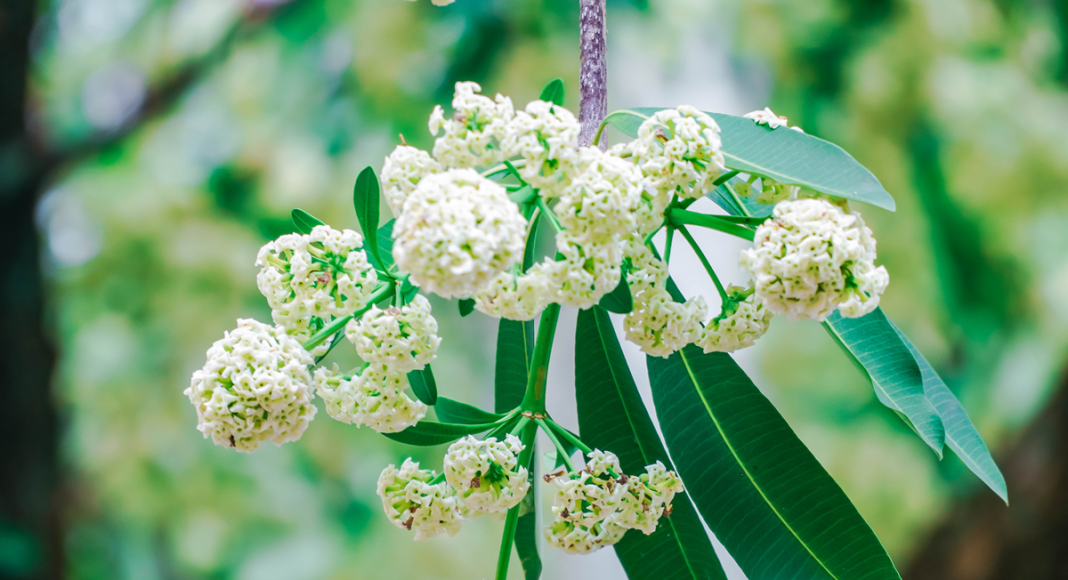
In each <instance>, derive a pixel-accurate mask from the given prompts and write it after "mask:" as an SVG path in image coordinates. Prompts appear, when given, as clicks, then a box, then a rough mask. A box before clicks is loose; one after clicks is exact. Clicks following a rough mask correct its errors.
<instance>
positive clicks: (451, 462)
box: [444, 435, 530, 515]
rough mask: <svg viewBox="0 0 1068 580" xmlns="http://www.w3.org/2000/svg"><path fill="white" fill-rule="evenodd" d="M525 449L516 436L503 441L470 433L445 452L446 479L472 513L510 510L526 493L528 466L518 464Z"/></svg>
mask: <svg viewBox="0 0 1068 580" xmlns="http://www.w3.org/2000/svg"><path fill="white" fill-rule="evenodd" d="M523 449H524V445H523V443H522V442H521V441H520V440H519V438H518V437H516V436H515V435H506V436H505V438H504V441H498V440H497V439H496V438H495V437H490V438H488V439H485V440H479V439H477V438H475V437H474V436H471V435H468V436H467V437H464V438H463V439H460V440H459V441H457V442H455V443H453V444H452V445H450V446H449V450H448V452H447V453H446V454H445V461H444V471H445V481H447V482H449V485H451V486H452V487H453V488H454V489H456V490H457V498H459V500H460V502H461V503H463V505H464V507H466V508H467V509H468V510H470V513H471V514H472V515H482V514H500V513H504V512H507V511H508V510H509V509H511V508H512V507H514V506H515V505H516V504H518V503H519V502H521V501H523V498H524V497H525V496H526V495H527V491H528V490H529V489H530V481H529V477H528V473H527V468H526V467H524V466H521V465H519V459H518V457H517V456H518V455H519V452H520V451H522V450H523Z"/></svg>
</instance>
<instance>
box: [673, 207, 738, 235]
mask: <svg viewBox="0 0 1068 580" xmlns="http://www.w3.org/2000/svg"><path fill="white" fill-rule="evenodd" d="M667 218H668V223H669V224H671V225H673V226H675V227H678V226H684V225H695V226H700V227H703V228H708V229H712V230H716V231H719V232H723V233H725V234H730V235H732V236H735V237H739V238H742V239H743V240H749V241H750V242H751V241H753V237H754V236H755V233H754V232H753V230H751V229H749V228H746V227H743V226H740V225H738V224H735V223H731V222H729V221H727V220H723V219H720V218H719V216H714V215H706V214H703V213H697V212H693V211H689V210H685V209H677V208H669V209H668V211H667Z"/></svg>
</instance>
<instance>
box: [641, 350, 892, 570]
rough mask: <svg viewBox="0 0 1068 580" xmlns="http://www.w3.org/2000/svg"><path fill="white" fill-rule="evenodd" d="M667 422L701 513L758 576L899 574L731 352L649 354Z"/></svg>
mask: <svg viewBox="0 0 1068 580" xmlns="http://www.w3.org/2000/svg"><path fill="white" fill-rule="evenodd" d="M646 360H647V364H648V367H649V378H650V382H651V383H652V386H653V400H654V403H655V404H656V410H657V415H658V416H659V417H660V426H661V428H662V430H663V433H664V437H665V439H666V441H667V446H668V449H670V450H671V455H672V457H674V458H675V460H676V462H677V463H676V465H677V467H678V470H679V474H680V475H681V476H682V479H683V481H684V482H685V484H686V488H687V489H688V490H689V491H690V493H691V494H692V497H693V500H694V503H695V504H696V505H697V509H698V511H700V512H701V515H702V516H704V519H705V522H706V523H707V524H708V526H709V527H710V528H711V529H712V531H713V532H714V533H715V534H716V537H717V538H718V539H719V540H720V541H721V542H722V543H723V545H724V546H725V547H726V548H727V551H728V552H730V554H731V556H733V557H734V559H735V561H736V562H737V563H738V565H739V566H741V568H742V570H743V571H744V572H745V574H746V575H747V576H748V577H749V578H751V579H753V580H763V579H767V578H774V579H791V580H802V579H817V578H818V579H828V578H830V579H835V580H884V579H886V580H900V578H901V576H900V575H899V574H898V572H897V570H896V569H895V568H894V564H893V562H892V561H891V560H890V556H889V555H887V553H886V550H885V549H884V548H883V546H882V544H881V543H880V542H879V539H878V538H877V537H876V536H875V534H874V533H873V532H872V530H871V528H870V527H869V526H868V524H867V522H865V521H864V519H863V518H862V517H861V515H860V514H859V513H858V512H857V510H856V508H854V507H853V505H852V504H851V503H850V502H849V499H848V498H847V497H846V495H845V493H843V492H842V490H841V488H839V487H838V484H837V483H835V481H834V479H832V478H831V476H830V475H829V474H828V473H827V472H826V471H825V470H824V469H823V467H822V466H821V465H820V463H819V462H818V461H817V460H816V458H815V457H813V456H812V454H811V453H810V452H809V450H808V449H807V448H806V447H805V445H804V444H803V443H802V442H801V440H800V439H798V438H797V436H796V435H795V434H794V432H793V430H792V429H790V426H789V425H788V424H787V423H786V421H785V420H784V419H783V418H782V416H781V415H779V413H778V411H776V410H775V407H774V406H773V405H772V404H771V402H769V401H768V400H767V398H765V397H764V395H763V394H762V393H761V392H760V390H759V389H757V388H756V386H755V385H753V383H752V381H750V380H749V378H748V377H747V376H746V375H745V373H744V372H743V371H742V369H741V368H739V367H738V365H737V364H735V362H734V360H733V359H732V358H731V357H730V356H729V355H727V354H725V353H712V354H704V353H703V352H702V351H701V349H700V348H699V347H697V346H695V345H688V346H687V347H685V348H684V349H682V350H680V351H678V352H676V353H674V354H672V355H671V357H669V358H667V359H662V358H658V357H646Z"/></svg>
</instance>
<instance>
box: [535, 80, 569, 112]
mask: <svg viewBox="0 0 1068 580" xmlns="http://www.w3.org/2000/svg"><path fill="white" fill-rule="evenodd" d="M538 100H539V101H548V102H550V103H552V104H554V105H559V106H561V107H562V106H564V80H563V79H553V80H551V81H549V84H547V85H545V88H544V89H542V90H541V96H539V97H538Z"/></svg>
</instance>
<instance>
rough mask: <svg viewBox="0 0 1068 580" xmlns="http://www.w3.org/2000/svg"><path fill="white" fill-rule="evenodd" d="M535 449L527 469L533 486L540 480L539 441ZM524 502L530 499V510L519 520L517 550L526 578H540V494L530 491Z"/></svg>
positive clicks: (529, 579) (532, 579)
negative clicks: (538, 469) (538, 468)
mask: <svg viewBox="0 0 1068 580" xmlns="http://www.w3.org/2000/svg"><path fill="white" fill-rule="evenodd" d="M532 445H534V450H533V451H532V452H531V454H530V464H529V465H527V470H528V471H529V473H530V478H531V486H530V488H531V489H532V490H533V489H535V487H534V482H535V481H537V480H538V471H537V466H538V448H537V443H536V442H535V443H532ZM523 501H524V502H527V501H529V502H530V504H529V506H530V511H528V512H526V513H523V512H522V511H520V513H522V514H523V515H521V516H519V522H518V523H517V525H516V529H515V552H516V555H518V556H519V563H520V564H521V565H522V566H523V578H524V580H538V578H540V577H541V569H542V566H541V556H540V555H539V554H538V538H539V537H541V534H540V533H539V532H540V530H539V529H538V514H539V513H540V510H539V504H540V503H541V502H540V501H539V499H538V494H536V493H529V494H527V497H526V498H523Z"/></svg>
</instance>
